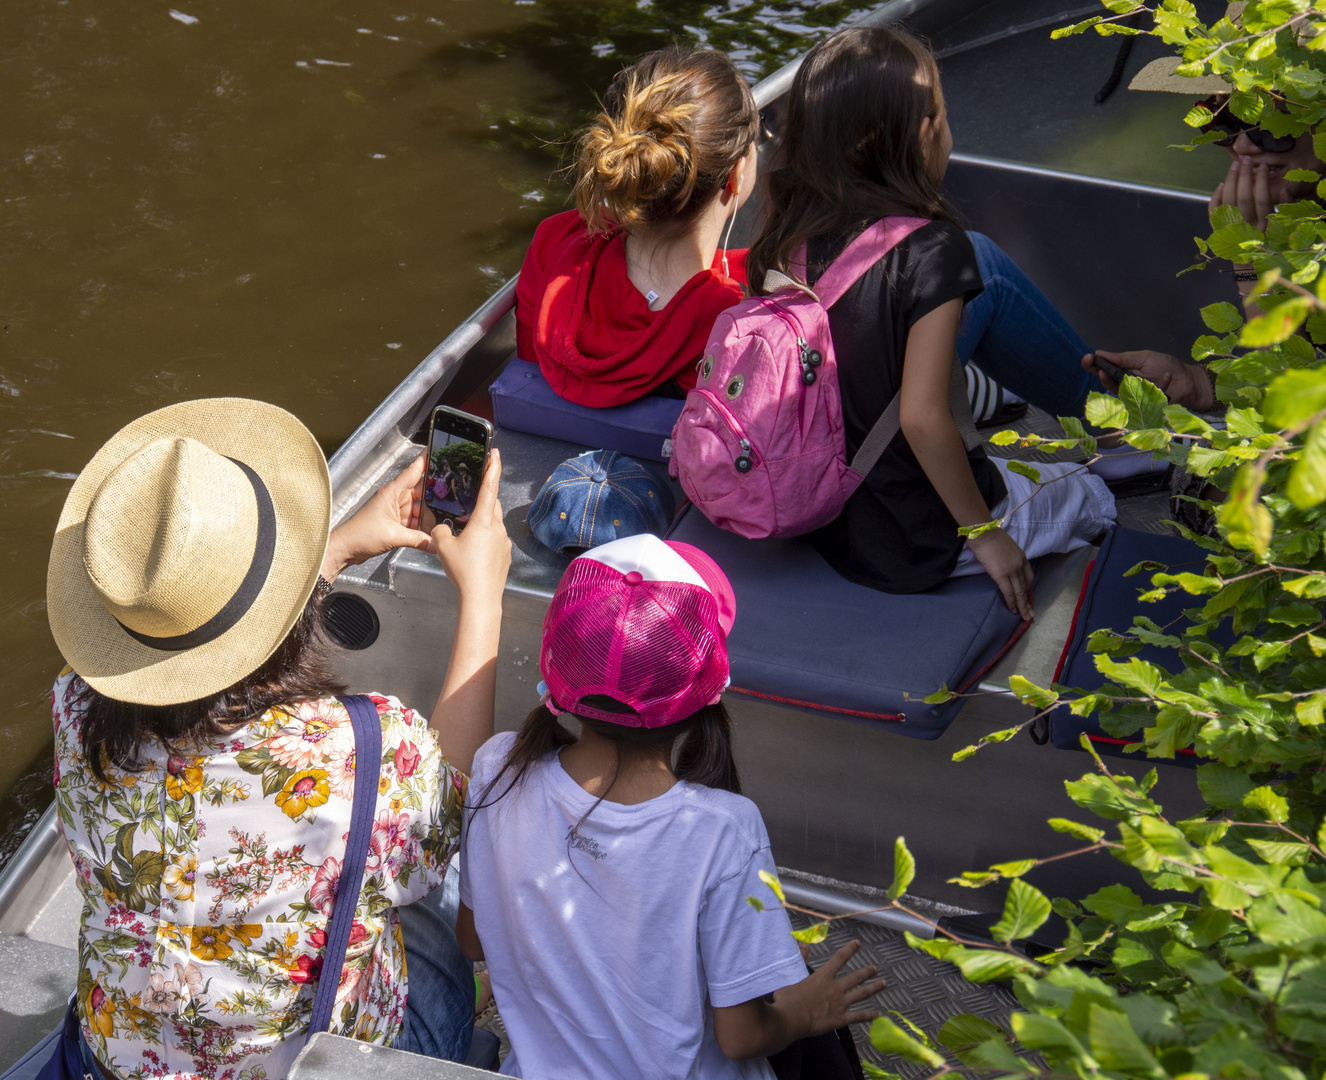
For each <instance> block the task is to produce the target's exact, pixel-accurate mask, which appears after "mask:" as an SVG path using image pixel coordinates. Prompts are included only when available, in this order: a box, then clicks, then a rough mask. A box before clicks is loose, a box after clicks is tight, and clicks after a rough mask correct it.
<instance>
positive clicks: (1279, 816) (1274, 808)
mask: <svg viewBox="0 0 1326 1080" xmlns="http://www.w3.org/2000/svg"><path fill="white" fill-rule="evenodd" d="M1243 805H1244V806H1246V807H1247V808H1248V809H1249V810H1260V811H1261V812H1262V813H1263V814H1264V815H1265V816H1266V818H1267V819H1268V820H1270V821H1274V822H1275V823H1276V824H1277V825H1279V824H1282V823H1284V822H1286V821H1288V820H1289V803H1288V802H1286V801H1285V798H1284V796H1283V795H1277V794H1276V793H1275V791H1273V790H1272V789H1271V788H1269V787H1265V786H1263V787H1257V788H1253V789H1252V790H1251V791H1249V792H1248V793H1247V794H1246V795H1244V796H1243Z"/></svg>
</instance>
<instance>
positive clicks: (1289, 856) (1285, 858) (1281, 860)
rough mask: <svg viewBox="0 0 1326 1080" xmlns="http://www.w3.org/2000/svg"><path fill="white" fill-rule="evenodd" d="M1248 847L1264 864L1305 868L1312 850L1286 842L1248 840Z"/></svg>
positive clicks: (1303, 845) (1302, 845) (1306, 846)
mask: <svg viewBox="0 0 1326 1080" xmlns="http://www.w3.org/2000/svg"><path fill="white" fill-rule="evenodd" d="M1247 844H1248V847H1250V848H1252V850H1253V851H1255V852H1256V853H1257V854H1258V855H1260V856H1261V857H1262V860H1263V861H1264V862H1268V863H1274V864H1275V865H1277V866H1279V865H1285V866H1306V865H1307V861H1308V858H1309V856H1310V855H1311V853H1312V849H1311V848H1309V847H1308V845H1307V844H1298V843H1293V842H1292V841H1288V840H1248V841H1247Z"/></svg>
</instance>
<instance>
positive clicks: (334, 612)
mask: <svg viewBox="0 0 1326 1080" xmlns="http://www.w3.org/2000/svg"><path fill="white" fill-rule="evenodd" d="M322 626H323V629H325V630H326V631H327V635H328V636H329V637H330V638H331V639H332V641H334V642H336V644H337V645H339V646H341V648H343V649H351V650H354V651H356V652H357V651H358V650H360V649H367V648H368V647H369V646H370V645H372V644H373V642H375V641H377V639H378V634H379V633H380V632H381V630H382V624H381V623H380V622H379V621H378V613H377V612H376V611H374V610H373V605H372V604H370V603H369V602H368V601H367V600H365V599H364V598H363V597H362V596H359V595H358V594H356V593H350V592H334V593H332V594H331V595H330V596H328V597H327V599H325V600H324V601H323V602H322Z"/></svg>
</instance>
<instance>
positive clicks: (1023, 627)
mask: <svg viewBox="0 0 1326 1080" xmlns="http://www.w3.org/2000/svg"><path fill="white" fill-rule="evenodd" d="M1028 599H1031V598H1030V596H1029V597H1028ZM1030 625H1031V620H1030V619H1023V620H1022V622H1021V623H1020V624H1019V626H1018V628H1017V629H1016V630H1014V631H1013V635H1012V636H1011V637H1010V638H1009V639H1008V640H1007V641H1005V642H1004V646H1003V648H1001V649H1000V650H999V651H998V652H997V653H995V654H994V656H992V657H990V662H989V663H988V664H986V665H985V667H983V668H981V670H980V671H978V672H977V673H976V674H975V675H973V676H972V677H971V678H970V679H968V680H967V681H966V682H965V683H963V684H962V685H961V686H960V687H958V689H957V690H955V691H954V693H955V694H965V693H966V692H967V691H968V690H970V689H971V688H972V687H973V686H975V685H976V684H977V683H978V682H980V681H981V680H982V679H983V678H985V674H986V672H988V671H989V670H990V669H991V668H992V667H994V666H995V664H997V663H999V661H1000V659H1001V658H1002V657H1003V655H1004V653H1006V652H1008V650H1009V649H1011V648H1012V647H1013V646H1014V645H1016V644H1017V643H1018V640H1019V639H1020V638H1021V637H1022V635H1023V634H1025V633H1026V632H1027V627H1029V626H1030Z"/></svg>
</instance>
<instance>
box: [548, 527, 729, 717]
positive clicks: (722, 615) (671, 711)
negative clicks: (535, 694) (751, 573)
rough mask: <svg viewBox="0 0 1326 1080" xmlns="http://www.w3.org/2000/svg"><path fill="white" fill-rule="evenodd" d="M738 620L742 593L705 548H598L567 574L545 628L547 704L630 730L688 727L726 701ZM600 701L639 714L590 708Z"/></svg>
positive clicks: (652, 539)
mask: <svg viewBox="0 0 1326 1080" xmlns="http://www.w3.org/2000/svg"><path fill="white" fill-rule="evenodd" d="M736 612H737V601H736V596H735V595H734V594H733V592H732V586H731V585H730V584H729V583H728V580H727V578H726V577H725V576H724V574H723V571H722V570H720V569H719V568H718V565H717V564H716V563H715V562H714V560H713V559H711V558H710V557H709V556H708V555H706V554H705V553H704V552H703V551H701V550H700V549H699V548H697V547H692V546H691V545H690V544H682V543H679V542H676V541H663V540H660V539H659V538H658V537H656V536H653V535H651V534H649V533H642V534H640V535H639V536H628V537H626V538H625V539H622V540H614V541H612V542H611V543H608V544H603V545H601V546H599V547H596V548H593V549H592V550H590V551H587V552H586V553H585V554H583V555H581V556H580V557H579V558H576V559H573V560H572V561H571V565H570V566H568V567H567V568H566V573H565V574H563V575H562V580H561V582H560V583H559V584H558V586H557V591H556V592H555V593H554V594H553V598H552V603H551V604H550V605H549V607H548V614H547V615H546V616H545V617H544V620H543V651H542V653H541V654H540V656H539V670H540V671H541V672H542V674H543V678H544V681H545V683H546V685H547V693H546V694H545V695H544V702H545V703H546V704H547V705H548V707H549V708H550V709H551V710H552V711H553V712H554V713H559V714H560V713H562V712H569V713H575V714H577V715H579V716H586V717H589V718H590V719H593V720H604V721H607V722H609V723H613V724H624V725H626V726H628V727H645V728H657V727H664V726H665V725H667V724H675V723H677V722H678V721H680V720H685V719H686V718H687V717H688V716H691V715H692V714H694V713H696V712H698V711H699V710H700V709H701V708H703V707H704V706H705V705H712V704H714V703H715V702H717V701H718V699H719V698H720V697H722V695H723V688H724V687H725V686H727V683H728V662H727V635H728V631H730V630H731V629H732V621H733V619H734V618H735V616H736ZM597 694H602V695H605V696H607V697H610V698H612V699H613V700H614V701H618V702H620V703H621V704H622V705H624V706H626V707H627V708H629V709H630V710H631V711H632V713H633V714H634V715H629V714H627V715H624V714H622V713H616V712H609V711H607V710H604V709H596V708H594V707H593V706H591V705H587V704H585V703H584V699H585V698H588V697H593V696H595V695H597Z"/></svg>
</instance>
